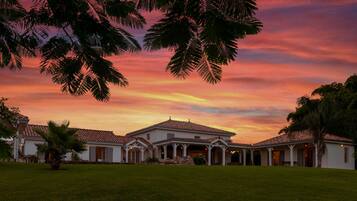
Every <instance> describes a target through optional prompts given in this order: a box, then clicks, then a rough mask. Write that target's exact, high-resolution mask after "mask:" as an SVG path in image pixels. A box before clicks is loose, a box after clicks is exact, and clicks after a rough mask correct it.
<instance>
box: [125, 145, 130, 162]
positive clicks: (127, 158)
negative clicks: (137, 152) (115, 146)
mask: <svg viewBox="0 0 357 201" xmlns="http://www.w3.org/2000/svg"><path fill="white" fill-rule="evenodd" d="M125 163H129V149H128V147H125Z"/></svg>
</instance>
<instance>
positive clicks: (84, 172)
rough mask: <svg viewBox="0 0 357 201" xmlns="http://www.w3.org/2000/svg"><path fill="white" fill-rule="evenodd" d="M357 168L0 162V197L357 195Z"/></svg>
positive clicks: (294, 200)
mask: <svg viewBox="0 0 357 201" xmlns="http://www.w3.org/2000/svg"><path fill="white" fill-rule="evenodd" d="M356 199H357V171H351V170H332V169H313V168H310V169H309V168H288V167H273V168H267V167H240V166H227V167H221V166H212V167H207V166H170V165H167V166H164V165H88V164H86V165H64V166H63V167H62V168H61V170H58V171H53V170H50V169H49V167H48V166H47V165H43V164H40V165H39V164H15V163H0V200H27V201H30V200H36V201H37V200H155V201H159V200H163V201H170V200H175V201H176V200H177V201H178V200H182V201H186V200H187V201H196V200H197V201H198V200H212V201H213V200H214V201H223V200H274V201H278V200H289V201H298V200H304V201H306V200H324V201H327V200H356Z"/></svg>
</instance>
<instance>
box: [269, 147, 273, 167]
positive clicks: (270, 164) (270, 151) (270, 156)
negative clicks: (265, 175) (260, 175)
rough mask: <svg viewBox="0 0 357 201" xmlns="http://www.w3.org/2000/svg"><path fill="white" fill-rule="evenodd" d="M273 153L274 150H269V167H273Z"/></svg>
mask: <svg viewBox="0 0 357 201" xmlns="http://www.w3.org/2000/svg"><path fill="white" fill-rule="evenodd" d="M272 151H273V148H268V158H269V166H272V165H273V163H272Z"/></svg>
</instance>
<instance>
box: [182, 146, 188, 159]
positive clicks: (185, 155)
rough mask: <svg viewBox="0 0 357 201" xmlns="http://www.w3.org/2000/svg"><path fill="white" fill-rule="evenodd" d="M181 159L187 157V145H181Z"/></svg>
mask: <svg viewBox="0 0 357 201" xmlns="http://www.w3.org/2000/svg"><path fill="white" fill-rule="evenodd" d="M183 157H187V144H184V145H183Z"/></svg>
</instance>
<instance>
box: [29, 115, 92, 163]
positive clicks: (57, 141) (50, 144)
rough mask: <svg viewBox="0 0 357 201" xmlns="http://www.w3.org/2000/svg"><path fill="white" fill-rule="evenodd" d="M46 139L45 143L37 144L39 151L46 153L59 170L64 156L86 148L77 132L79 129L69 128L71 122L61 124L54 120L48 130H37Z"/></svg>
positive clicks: (49, 123) (50, 161) (49, 160)
mask: <svg viewBox="0 0 357 201" xmlns="http://www.w3.org/2000/svg"><path fill="white" fill-rule="evenodd" d="M35 132H36V133H38V134H39V135H40V136H41V137H42V138H43V139H44V140H45V141H46V143H45V144H41V145H38V146H37V149H38V152H39V153H44V154H45V155H46V156H47V157H48V162H49V163H50V165H51V168H52V169H53V170H58V169H59V167H60V164H61V161H62V159H63V158H64V156H65V155H66V154H67V153H69V152H73V151H74V152H76V153H80V152H82V151H84V150H85V147H84V142H82V141H80V140H79V139H78V138H77V136H76V132H77V129H72V128H69V122H63V123H62V124H61V125H58V124H56V123H55V122H53V121H49V122H48V130H47V131H43V130H39V129H37V130H35Z"/></svg>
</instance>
